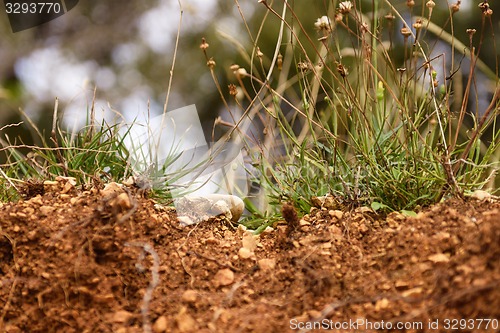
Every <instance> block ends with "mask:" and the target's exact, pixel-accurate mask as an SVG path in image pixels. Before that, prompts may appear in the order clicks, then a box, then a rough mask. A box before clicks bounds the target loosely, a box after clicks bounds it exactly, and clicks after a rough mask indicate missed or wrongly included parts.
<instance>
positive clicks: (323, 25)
mask: <svg viewBox="0 0 500 333" xmlns="http://www.w3.org/2000/svg"><path fill="white" fill-rule="evenodd" d="M314 27H315V28H316V30H320V31H324V32H331V31H332V25H331V22H330V19H329V18H328V16H321V17H320V18H319V19H317V20H316V23H314Z"/></svg>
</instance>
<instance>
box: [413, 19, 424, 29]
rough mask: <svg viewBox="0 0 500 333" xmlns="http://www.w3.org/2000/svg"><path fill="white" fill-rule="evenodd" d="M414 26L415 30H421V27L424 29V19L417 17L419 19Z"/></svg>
mask: <svg viewBox="0 0 500 333" xmlns="http://www.w3.org/2000/svg"><path fill="white" fill-rule="evenodd" d="M413 28H414V29H415V30H420V29H422V20H421V19H417V20H416V21H415V23H413Z"/></svg>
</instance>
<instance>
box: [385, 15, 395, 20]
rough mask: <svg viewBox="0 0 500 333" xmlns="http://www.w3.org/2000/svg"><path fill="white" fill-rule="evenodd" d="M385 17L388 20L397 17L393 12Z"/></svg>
mask: <svg viewBox="0 0 500 333" xmlns="http://www.w3.org/2000/svg"><path fill="white" fill-rule="evenodd" d="M384 17H385V19H386V20H387V21H393V20H394V19H395V18H396V16H394V14H393V13H389V14H387V15H385V16H384Z"/></svg>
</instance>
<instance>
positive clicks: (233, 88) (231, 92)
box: [228, 83, 238, 96]
mask: <svg viewBox="0 0 500 333" xmlns="http://www.w3.org/2000/svg"><path fill="white" fill-rule="evenodd" d="M228 88H229V95H231V96H236V95H238V89H236V86H235V85H234V84H232V83H231V84H230V85H229V86H228Z"/></svg>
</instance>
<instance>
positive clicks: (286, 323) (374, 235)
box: [0, 181, 500, 333]
mask: <svg viewBox="0 0 500 333" xmlns="http://www.w3.org/2000/svg"><path fill="white" fill-rule="evenodd" d="M67 184H68V183H66V182H64V181H59V182H54V183H53V184H47V185H46V186H45V188H43V189H42V188H40V189H39V190H40V191H39V192H40V194H38V195H37V194H36V193H31V195H34V196H33V197H31V198H30V199H27V200H24V201H20V202H17V203H4V204H0V228H1V229H0V331H1V332H4V331H5V332H43V333H47V332H79V333H80V332H120V333H125V332H128V333H132V332H143V329H146V331H147V330H148V329H149V328H150V329H151V330H152V331H153V332H288V331H292V329H297V331H300V330H301V329H302V331H308V330H309V329H310V328H312V327H313V326H314V325H317V324H315V322H321V323H323V325H324V326H323V328H325V330H316V331H318V332H319V331H327V330H326V328H329V329H331V330H330V331H331V332H350V331H353V326H350V327H344V329H342V328H341V327H339V326H338V325H340V324H341V323H349V321H351V322H352V321H355V320H361V319H365V320H367V321H369V322H371V323H372V324H374V325H381V323H382V321H383V323H384V324H385V325H386V326H385V329H380V330H375V329H372V330H370V329H369V327H368V328H367V327H362V326H359V327H356V328H358V329H360V330H363V331H377V332H382V331H388V329H387V328H389V326H387V325H396V324H397V323H405V324H406V325H407V327H408V329H406V330H400V331H406V332H437V331H443V332H444V331H447V330H445V326H444V325H445V323H446V319H486V318H488V319H496V320H500V287H499V285H500V204H499V203H498V202H489V201H487V200H484V201H479V200H473V199H471V200H469V201H467V202H463V201H460V200H449V201H446V202H445V203H442V204H439V205H436V206H434V207H431V208H429V209H427V210H425V211H423V212H421V213H419V215H418V216H417V217H414V218H408V217H404V216H402V215H399V214H392V215H389V216H388V217H387V218H385V219H382V218H380V217H378V216H377V215H375V214H373V213H371V212H368V211H364V212H363V211H362V210H361V211H352V212H341V211H335V210H328V209H314V210H313V211H312V212H311V214H309V215H306V216H305V217H304V218H303V219H302V220H301V221H300V222H298V225H297V226H296V228H295V229H294V230H293V231H291V230H290V231H289V230H287V227H286V225H285V224H282V225H280V226H277V228H276V230H275V231H273V232H266V233H264V234H262V235H261V236H260V237H258V238H255V237H253V236H252V235H251V234H249V233H247V232H245V231H244V230H242V229H241V228H240V229H234V228H232V227H231V226H230V225H228V224H226V223H224V222H221V221H219V220H215V221H211V222H207V223H202V224H199V225H197V226H192V227H180V225H179V223H178V222H177V220H176V218H175V214H174V212H172V211H171V210H168V209H163V208H162V207H160V206H158V205H155V203H154V202H153V201H152V200H149V199H144V198H142V197H140V196H138V195H135V194H133V193H132V191H131V190H127V191H121V190H119V189H117V190H116V191H111V192H107V193H104V194H103V193H101V192H99V190H97V189H91V190H88V191H82V190H77V189H76V188H74V187H72V186H71V185H67ZM436 320H437V321H438V322H437V323H438V324H439V326H438V327H437V328H438V329H437V330H432V329H430V328H429V321H432V322H436ZM410 323H411V325H413V328H410V327H409V326H408V325H410ZM414 323H415V324H414ZM416 323H422V328H421V329H420V327H419V326H418V324H416ZM470 323H472V322H470ZM450 324H453V322H450ZM485 324H486V323H485V322H483V323H482V325H483V326H482V327H481V328H483V329H482V330H477V326H478V322H477V321H476V322H475V323H474V326H472V324H470V325H469V326H467V327H466V328H461V329H459V331H461V332H471V331H489V332H494V331H498V328H497V329H494V328H493V324H494V322H491V323H490V328H489V329H488V330H484V328H485ZM328 325H331V326H328ZM335 325H337V326H335ZM497 325H498V322H497ZM316 327H317V326H316ZM393 327H395V326H393ZM458 327H459V328H460V326H458ZM473 327H475V328H476V329H474V328H473ZM378 328H380V327H378ZM311 331H314V330H311ZM448 331H449V330H448Z"/></svg>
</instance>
